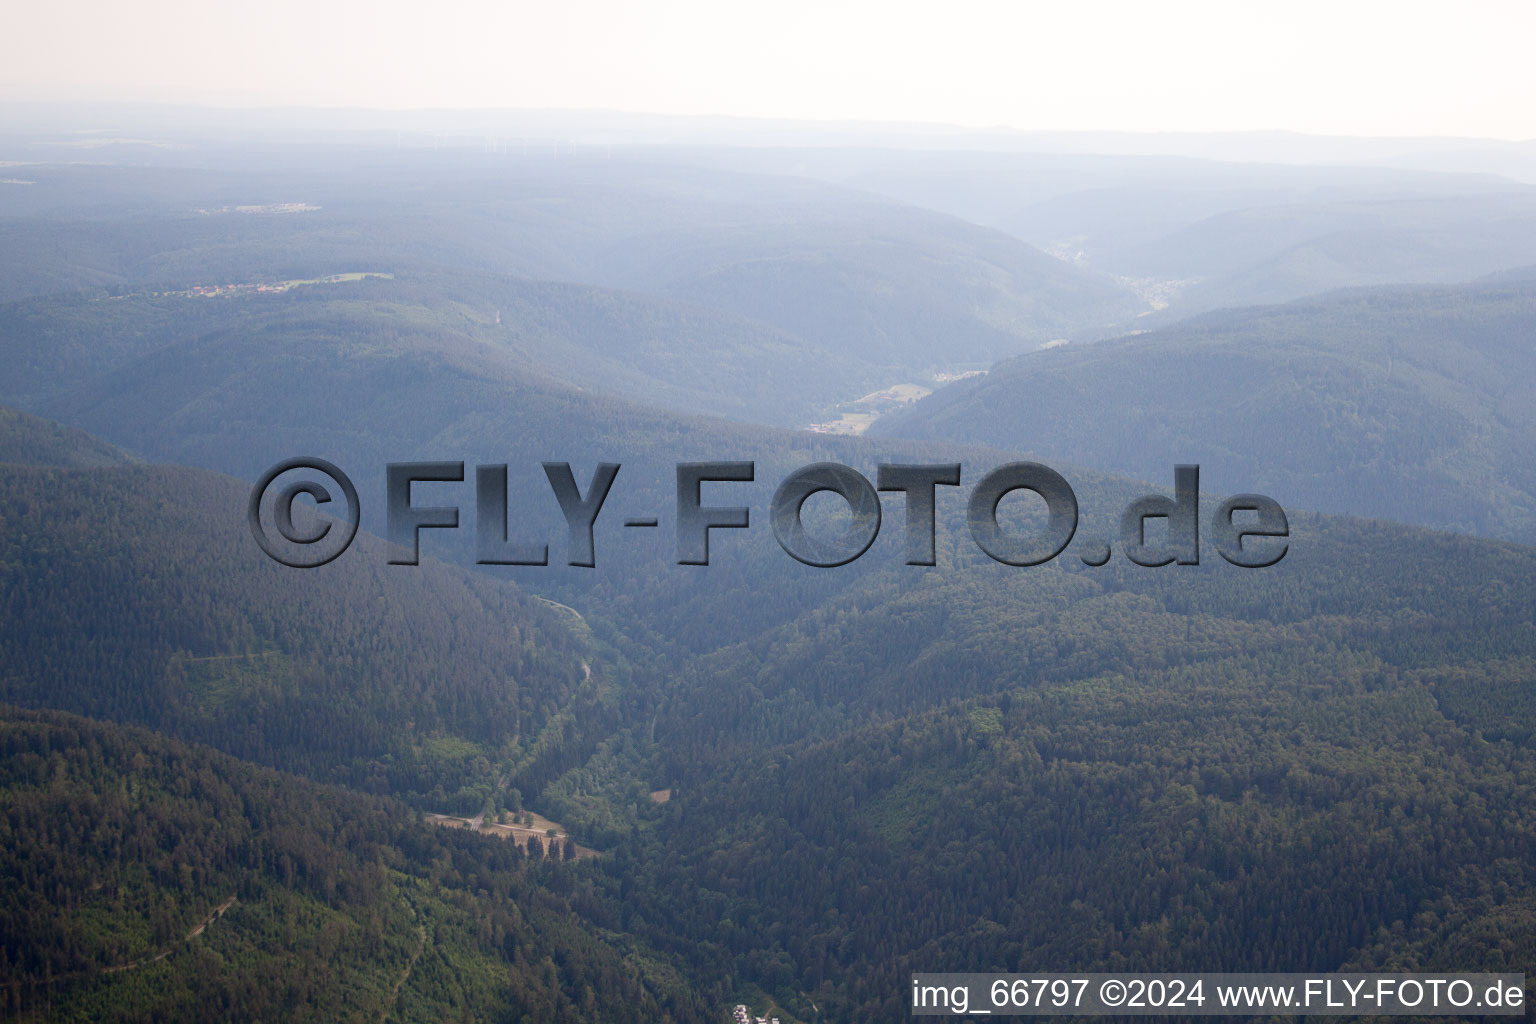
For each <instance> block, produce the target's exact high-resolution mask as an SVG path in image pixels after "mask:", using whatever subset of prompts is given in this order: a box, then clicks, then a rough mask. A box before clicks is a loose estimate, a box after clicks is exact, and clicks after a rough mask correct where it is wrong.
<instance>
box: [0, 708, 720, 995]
mask: <svg viewBox="0 0 1536 1024" xmlns="http://www.w3.org/2000/svg"><path fill="white" fill-rule="evenodd" d="M0 755H3V756H0V848H3V849H4V851H5V866H6V872H5V877H6V882H7V884H6V887H5V889H4V891H3V894H0V953H3V958H0V975H3V977H0V993H3V997H0V998H3V999H4V1003H5V1007H4V1008H5V1011H6V1013H7V1016H9V1017H11V1018H12V1019H20V1020H59V1021H71V1020H78V1021H87V1020H90V1021H100V1020H125V1021H126V1020H141V1019H146V1018H150V1019H197V1020H211V1019H224V1020H252V1021H254V1020H314V1021H339V1020H378V1019H382V1018H394V1019H407V1020H439V1021H443V1020H482V1019H488V1018H495V1019H523V1020H549V1021H575V1020H613V1021H656V1020H672V1019H692V1020H697V1019H704V1012H703V1010H702V1008H701V1004H699V1003H698V1001H697V999H696V997H694V996H692V995H690V994H688V993H687V992H685V991H683V990H681V989H680V988H679V987H678V986H677V985H676V983H675V982H674V981H673V980H672V978H671V972H670V969H668V968H666V967H663V966H660V965H658V964H655V963H653V961H652V960H651V959H650V958H649V957H648V956H647V954H646V953H645V952H644V951H643V950H640V949H638V948H637V947H636V946H635V944H634V943H633V941H630V940H624V941H616V940H615V939H614V938H612V937H610V936H609V935H608V933H607V931H606V929H604V928H603V927H601V925H600V924H598V923H597V922H596V921H594V918H596V919H598V920H601V919H603V918H606V917H611V916H612V911H611V910H605V909H604V908H605V907H606V906H607V905H608V904H609V902H610V901H611V896H610V895H609V894H608V893H607V892H605V890H604V888H603V884H602V880H601V879H594V878H593V877H592V876H591V874H590V872H589V871H586V870H585V869H584V868H583V867H582V866H581V865H580V864H579V863H577V862H559V861H554V860H547V859H544V858H533V859H530V858H528V857H525V856H524V854H523V853H522V852H521V850H520V849H519V847H518V846H516V845H515V844H513V843H508V842H503V841H501V840H499V839H493V838H489V837H482V836H476V835H472V834H470V833H467V832H463V831H460V830H456V829H444V828H438V827H436V826H433V825H428V824H424V823H422V822H421V821H420V819H419V816H418V815H417V814H415V813H413V812H411V811H410V810H408V809H407V808H405V807H404V806H403V805H401V804H399V803H398V802H395V801H393V800H390V799H387V798H383V797H370V796H366V795H363V794H359V793H355V792H350V791H347V790H343V789H338V788H333V787H325V786H317V785H315V784H313V783H310V782H307V781H305V780H302V779H299V778H295V777H293V776H290V775H284V774H282V773H279V772H275V771H270V770H267V769H264V768H258V767H256V766H254V765H251V764H249V763H248V762H241V761H236V760H234V759H233V758H230V757H228V756H226V755H222V754H219V753H216V752H214V751H211V750H208V749H206V748H202V747H196V746H188V745H185V744H182V743H179V742H176V741H174V740H170V739H167V738H165V737H163V736H159V735H156V734H154V733H150V732H147V731H145V730H142V729H136V728H128V727H121V726H110V725H105V724H102V723H98V722H93V721H89V720H86V719H82V718H77V717H75V716H72V715H67V714H62V713H58V712H50V711H25V710H21V709H18V708H14V707H11V706H0Z"/></svg>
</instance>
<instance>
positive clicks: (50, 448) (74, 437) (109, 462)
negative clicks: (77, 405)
mask: <svg viewBox="0 0 1536 1024" xmlns="http://www.w3.org/2000/svg"><path fill="white" fill-rule="evenodd" d="M133 461H134V460H133V458H132V457H130V456H129V455H128V454H126V453H125V452H123V451H121V450H120V449H118V448H114V447H113V446H112V445H110V444H107V443H106V442H105V441H102V440H100V439H98V438H95V437H92V436H91V435H90V434H87V433H86V432H85V431H83V430H75V429H72V428H70V427H65V426H62V425H60V424H58V423H55V422H53V421H52V420H45V419H43V418H41V417H39V416H31V415H28V414H27V413H24V412H22V411H20V410H19V409H11V408H7V407H6V406H0V464H4V463H8V462H9V463H17V464H25V465H31V466H74V467H80V468H88V467H92V466H123V465H128V464H130V463H132V462H133Z"/></svg>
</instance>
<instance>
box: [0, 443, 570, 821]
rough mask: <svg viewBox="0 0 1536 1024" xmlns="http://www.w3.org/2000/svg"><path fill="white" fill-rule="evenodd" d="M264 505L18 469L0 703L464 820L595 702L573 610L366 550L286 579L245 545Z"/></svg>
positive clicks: (159, 480) (178, 477)
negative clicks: (485, 769) (572, 712)
mask: <svg viewBox="0 0 1536 1024" xmlns="http://www.w3.org/2000/svg"><path fill="white" fill-rule="evenodd" d="M248 493H249V489H248V487H247V486H246V485H244V484H241V483H239V482H237V481H235V480H231V479H229V478H227V477H221V476H218V475H216V474H213V473H208V472H203V471H198V470H189V469H178V468H173V467H165V466H131V467H120V468H104V469H91V470H79V469H57V468H49V467H26V466H14V465H12V466H5V467H3V471H0V593H3V595H4V596H3V608H4V615H3V617H0V698H3V699H4V700H6V701H9V702H12V703H20V704H29V705H45V706H50V707H56V708H62V709H65V710H70V711H76V712H81V713H85V714H90V715H94V716H98V717H105V718H111V719H114V720H118V721H127V722H135V723H140V724H144V725H150V726H154V727H156V728H159V729H162V730H165V731H167V732H170V733H173V734H175V735H178V736H180V737H183V738H186V739H195V740H200V741H203V742H207V743H212V744H214V745H216V746H219V747H221V748H223V749H225V750H227V751H230V752H232V753H234V754H237V755H239V756H242V757H246V758H251V759H254V760H257V761H261V762H264V763H267V764H272V765H277V766H280V767H283V768H287V769H290V770H294V771H299V772H303V773H305V774H309V775H312V776H315V777H317V778H322V779H331V780H337V781H345V782H348V783H350V784H352V785H355V786H357V787H359V788H363V789H368V790H373V791H378V792H386V791H387V792H394V793H398V794H403V795H411V796H414V797H415V798H416V799H418V801H421V802H425V803H426V804H428V805H429V809H432V810H451V809H455V808H458V807H460V806H461V805H467V806H466V807H465V809H466V810H468V811H469V812H470V813H473V811H475V810H478V809H479V806H480V804H481V802H482V801H483V800H484V797H485V795H486V794H485V791H484V789H483V787H484V786H485V785H488V784H489V782H490V781H491V780H489V779H483V778H482V779H480V780H479V785H480V786H481V787H482V788H481V789H478V790H475V791H474V792H471V793H461V792H460V789H461V788H462V786H463V785H464V780H465V779H466V778H467V777H469V776H470V775H472V774H474V772H473V771H472V769H473V767H474V765H475V764H476V762H477V760H478V761H482V762H483V761H484V759H485V758H487V757H491V758H499V757H504V756H509V753H508V752H509V751H510V750H511V749H513V748H514V747H515V745H516V743H517V741H518V739H519V737H524V738H532V737H534V736H536V735H537V734H538V733H539V731H540V729H541V728H542V727H543V726H544V725H545V724H546V723H548V722H549V721H550V720H551V719H552V717H553V716H555V715H556V713H557V712H561V711H566V710H568V709H569V708H570V707H571V706H572V705H573V703H575V704H580V703H581V702H583V701H586V702H588V703H590V702H591V701H592V700H593V699H594V698H592V697H591V694H592V692H593V687H592V686H591V685H589V684H587V681H586V674H585V673H584V672H583V670H582V667H581V660H582V657H583V654H584V652H585V649H586V647H585V645H586V641H585V639H584V638H583V637H582V636H580V635H578V634H577V633H575V632H573V630H572V627H571V625H570V619H569V617H568V615H567V614H566V613H562V612H561V611H559V610H557V609H554V608H551V607H550V606H549V605H547V604H545V603H543V602H540V601H537V600H535V599H532V598H529V597H526V596H524V595H522V594H521V593H519V592H518V591H517V589H516V588H515V587H513V586H512V585H510V584H504V583H497V582H495V581H492V580H488V579H485V578H480V577H475V576H472V575H469V574H467V573H465V572H462V571H459V570H457V569H452V568H449V567H446V566H441V565H433V564H424V565H421V566H418V567H415V568H401V567H397V566H389V565H387V564H386V555H385V552H384V550H383V546H382V542H379V541H377V540H374V539H373V538H370V537H368V536H366V535H363V536H360V537H359V538H358V540H357V541H356V543H355V544H354V550H353V552H352V554H353V556H354V557H351V558H343V559H338V560H337V561H335V562H332V563H331V564H329V565H327V566H325V567H323V568H320V569H316V570H311V571H298V570H293V569H288V568H285V567H283V566H280V565H278V564H277V563H276V562H273V561H271V560H270V559H269V558H267V556H266V555H264V554H263V553H262V552H261V551H260V549H259V548H258V547H257V546H256V544H255V542H254V541H253V539H252V537H251V535H250V533H249V531H248V530H247V527H246V523H245V515H244V509H245V505H246V500H247V496H248ZM364 552H366V553H364Z"/></svg>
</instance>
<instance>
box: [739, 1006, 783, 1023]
mask: <svg viewBox="0 0 1536 1024" xmlns="http://www.w3.org/2000/svg"><path fill="white" fill-rule="evenodd" d="M731 1018H732V1020H733V1022H734V1024H779V1018H777V1017H754V1016H752V1014H751V1012H750V1011H748V1010H747V1007H746V1005H745V1004H743V1003H737V1004H736V1009H735V1010H733V1011H732V1014H731Z"/></svg>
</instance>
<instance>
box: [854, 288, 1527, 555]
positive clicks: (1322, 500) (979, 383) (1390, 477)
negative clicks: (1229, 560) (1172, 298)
mask: <svg viewBox="0 0 1536 1024" xmlns="http://www.w3.org/2000/svg"><path fill="white" fill-rule="evenodd" d="M1533 334H1536V283H1533V280H1532V279H1531V278H1530V277H1529V276H1525V277H1521V276H1518V275H1511V276H1509V277H1508V278H1506V279H1504V280H1500V281H1496V282H1490V283H1485V284H1479V285H1467V286H1458V287H1412V288H1410V287H1395V288H1381V289H1371V290H1361V291H1347V292H1341V293H1337V294H1334V295H1329V296H1324V297H1322V298H1317V299H1307V300H1301V301H1297V302H1293V303H1290V304H1288V305H1283V306H1264V307H1258V308H1253V309H1243V310H1229V311H1222V312H1216V313H1211V314H1208V315H1206V316H1203V317H1198V318H1195V319H1193V320H1190V321H1187V322H1186V323H1183V324H1180V325H1177V326H1174V327H1169V328H1165V329H1163V330H1160V331H1156V332H1154V333H1150V334H1144V335H1139V336H1136V337H1131V338H1126V339H1122V340H1120V341H1117V342H1113V343H1105V344H1101V345H1093V346H1064V347H1061V348H1057V349H1052V350H1050V351H1043V352H1036V353H1032V354H1030V355H1028V356H1023V357H1020V358H1018V359H1014V360H1010V361H1006V362H1004V363H1001V364H999V365H998V366H996V367H994V368H993V370H992V371H991V372H990V373H989V374H988V375H987V376H986V377H984V378H979V379H974V380H969V381H963V382H960V383H958V384H956V385H953V386H951V387H948V388H945V389H943V390H941V391H939V392H937V393H936V394H934V395H933V396H931V397H929V398H927V399H925V400H923V401H921V402H919V403H918V404H917V405H915V406H912V407H910V408H908V409H906V410H902V411H899V412H897V413H894V414H892V415H891V416H890V417H888V418H886V419H883V420H881V421H880V422H879V423H878V424H876V425H875V427H874V428H873V429H874V430H875V432H877V433H880V434H883V435H886V436H892V437H912V438H923V439H928V440H937V439H943V440H949V441H955V442H962V443H967V444H986V445H993V446H997V447H1002V448H1009V449H1014V450H1018V451H1026V452H1031V453H1034V454H1036V455H1038V456H1040V457H1042V458H1046V459H1060V460H1065V461H1071V462H1081V463H1087V464H1090V465H1095V466H1101V467H1105V468H1107V469H1112V470H1116V471H1119V472H1122V473H1133V474H1143V475H1147V474H1150V473H1152V472H1153V471H1154V470H1155V469H1156V468H1158V467H1159V466H1160V465H1161V464H1162V463H1163V462H1165V461H1166V460H1167V459H1168V458H1169V457H1170V454H1169V453H1181V454H1180V455H1179V457H1180V458H1188V459H1190V460H1196V459H1198V461H1199V462H1200V463H1201V465H1202V469H1204V470H1208V471H1209V472H1210V473H1212V474H1215V475H1220V476H1222V477H1223V478H1227V477H1228V476H1229V475H1230V474H1232V473H1246V474H1248V476H1249V478H1250V479H1251V481H1252V485H1253V487H1254V488H1255V489H1257V490H1259V491H1262V492H1265V493H1268V494H1271V495H1273V496H1274V497H1276V498H1277V499H1278V500H1280V501H1281V502H1282V503H1284V504H1285V505H1286V506H1287V507H1291V506H1300V507H1305V508H1316V509H1323V510H1327V511H1332V512H1348V513H1353V514H1356V515H1367V516H1376V517H1382V518H1393V519H1399V520H1403V521H1407V522H1416V523H1422V524H1425V525H1431V526H1438V527H1441V528H1444V529H1455V530H1462V531H1467V532H1473V533H1481V534H1486V535H1490V536H1496V537H1507V538H1512V539H1518V540H1522V541H1525V542H1530V541H1532V540H1536V477H1533V476H1532V474H1531V468H1530V460H1529V458H1528V453H1529V451H1530V450H1531V446H1532V444H1533V443H1536V420H1533V418H1532V414H1531V410H1532V409H1533V408H1536V402H1533V399H1536V393H1533V391H1532V384H1531V382H1532V381H1533V380H1536V362H1533V360H1536V349H1533V347H1532V344H1531V340H1532V337H1533Z"/></svg>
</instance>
